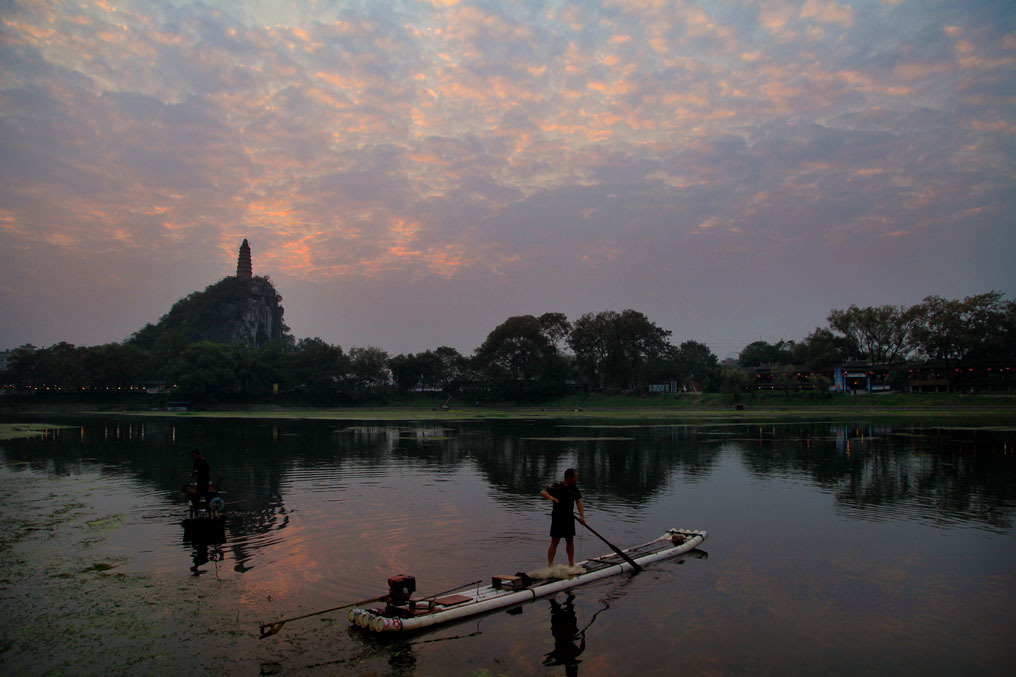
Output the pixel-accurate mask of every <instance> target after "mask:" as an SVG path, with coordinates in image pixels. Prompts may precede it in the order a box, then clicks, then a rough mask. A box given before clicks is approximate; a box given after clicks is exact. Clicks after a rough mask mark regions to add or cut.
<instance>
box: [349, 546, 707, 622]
mask: <svg viewBox="0 0 1016 677" xmlns="http://www.w3.org/2000/svg"><path fill="white" fill-rule="evenodd" d="M707 537H708V533H706V532H705V531H698V530H693V529H671V530H669V531H668V532H667V533H665V534H663V535H662V536H660V537H659V538H657V539H656V540H653V541H649V542H648V543H643V544H642V545H637V546H635V547H633V548H626V549H625V550H624V551H623V552H624V553H625V554H626V555H628V557H630V558H631V559H632V560H634V561H635V562H637V563H638V564H639V565H645V564H649V563H650V562H656V561H659V560H662V559H668V558H671V557H676V556H678V555H682V554H684V553H686V552H689V551H691V550H694V549H695V548H697V547H698V546H699V545H701V544H702V542H703V541H705V540H706V538H707ZM631 569H632V565H631V564H629V563H628V562H626V561H625V560H624V559H622V558H621V557H620V556H618V555H617V554H616V553H610V554H607V555H601V556H599V557H590V558H589V559H587V560H585V561H584V562H578V563H576V565H575V570H576V571H579V570H581V573H577V574H576V575H574V576H570V577H569V578H563V579H548V580H533V579H532V578H531V577H530V576H528V575H516V576H494V577H493V578H492V580H491V584H490V585H484V586H477V587H472V586H473V584H470V585H468V586H462V588H460V589H458V591H456V589H452V590H449V591H448V593H444V594H443V596H441V597H437V598H424V599H418V600H414V599H413V598H412V595H413V593H414V592H415V591H416V581H415V579H414V578H413V577H412V576H397V577H395V578H390V579H388V588H389V595H388V597H387V604H386V605H385V606H383V607H379V608H360V607H354V608H352V609H350V610H349V611H348V612H347V613H346V618H347V620H349V622H350V623H353V624H355V625H357V626H359V627H361V628H367V629H370V630H373V631H374V632H405V631H408V630H418V629H420V628H425V627H428V626H431V625H437V624H439V623H447V622H449V621H453V620H457V619H460V618H467V617H469V616H475V615H478V614H482V613H485V612H488V611H493V610H496V609H502V608H505V607H510V606H515V605H516V604H521V603H523V602H529V601H532V600H534V599H537V598H539V597H546V596H548V595H552V594H554V593H556V592H559V591H561V590H567V589H568V588H574V587H576V586H579V585H583V584H585V583H590V582H592V581H596V580H599V579H601V578H606V577H608V576H616V575H617V574H621V573H624V572H626V571H631ZM452 593H454V594H452Z"/></svg>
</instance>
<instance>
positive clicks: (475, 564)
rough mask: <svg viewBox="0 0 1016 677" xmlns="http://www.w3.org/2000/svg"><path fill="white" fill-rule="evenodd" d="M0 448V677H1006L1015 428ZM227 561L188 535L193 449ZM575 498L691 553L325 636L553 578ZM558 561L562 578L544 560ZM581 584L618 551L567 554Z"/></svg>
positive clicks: (840, 423)
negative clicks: (537, 592)
mask: <svg viewBox="0 0 1016 677" xmlns="http://www.w3.org/2000/svg"><path fill="white" fill-rule="evenodd" d="M59 423H61V424H63V425H67V426H69V427H64V428H54V429H51V430H48V431H46V433H45V434H44V435H41V436H38V437H33V438H26V439H14V440H8V441H3V442H0V481H2V483H3V486H4V492H3V494H4V498H3V499H2V501H3V505H2V506H0V510H2V513H0V514H2V515H3V519H4V523H5V525H6V526H5V529H4V535H3V537H2V540H0V619H2V620H0V624H2V625H0V628H2V639H0V668H2V669H3V671H4V672H5V673H6V674H59V673H64V674H109V673H113V674H127V673H136V674H160V673H165V672H168V671H173V672H186V673H196V674H223V675H224V674H230V675H233V674H241V675H243V674H248V675H259V674H280V675H285V674H296V673H299V674H363V675H370V674H380V675H389V674H390V675H413V674H420V675H445V674H454V675H502V674H503V675H544V674H546V675H558V674H561V675H564V674H568V675H572V674H582V675H626V674H644V675H665V674H666V675H670V674H673V673H674V672H676V671H678V670H681V671H685V672H690V673H692V674H731V673H738V674H742V673H753V674H764V675H769V674H781V675H782V674H788V673H791V674H814V673H823V674H844V675H847V674H850V675H856V674H863V673H878V674H881V673H887V672H894V673H901V674H913V675H917V674H920V675H925V674H947V673H956V672H960V671H962V672H970V671H976V672H977V673H979V674H998V675H1003V674H1004V675H1008V674H1012V673H1013V671H1014V669H1016V643H1014V642H1013V641H1012V628H1013V627H1016V569H1014V568H1013V564H1014V563H1016V528H1014V517H1016V418H1014V417H1013V416H1011V415H1009V416H1006V415H1000V416H995V417H982V418H952V417H946V416H932V415H928V416H923V417H909V418H898V419H894V418H880V419H863V420H861V419H858V420H854V419H843V418H835V417H829V416H828V415H824V414H822V413H817V414H816V415H815V416H814V417H812V419H811V420H800V419H796V420H791V419H787V420H771V419H766V420H764V421H760V422H757V423H746V422H744V421H730V422H722V421H715V420H713V421H707V422H701V423H696V422H680V423H652V422H645V421H639V422H632V423H630V424H627V423H625V422H623V421H616V420H610V421H603V422H596V421H582V422H575V421H566V420H561V421H548V420H532V421H525V420H520V421H479V422H451V423H434V422H426V423H414V422H402V423H389V422H384V423H377V422H349V421H303V422H301V421H273V420H268V419H262V420H241V421H234V420H211V419H189V418H186V417H181V418H178V419H168V418H159V419H157V418H136V417H126V416H124V417H84V418H67V419H63V420H60V421H59ZM195 448H197V449H200V450H201V451H202V452H203V453H204V454H205V455H206V456H207V457H208V459H209V460H210V462H211V465H212V477H213V479H219V478H221V485H222V488H223V490H224V493H223V498H224V499H225V501H226V502H227V503H228V506H227V508H228V512H229V517H228V520H227V523H226V530H225V534H224V536H225V537H224V539H221V540H220V539H212V542H207V541H203V540H202V541H201V542H197V543H196V542H193V540H191V539H189V538H186V537H185V534H184V530H183V528H182V526H181V520H182V518H183V517H184V516H185V514H186V500H185V497H184V495H183V494H182V492H181V491H180V488H181V484H182V483H184V482H185V481H187V476H188V474H189V471H190V467H191V461H190V456H189V452H190V451H191V449H195ZM568 467H575V468H577V469H578V471H579V487H580V489H581V491H582V494H583V500H584V503H585V506H586V516H587V519H588V521H589V524H590V525H591V526H592V527H593V528H595V529H596V531H597V532H599V533H600V534H601V535H602V536H604V537H605V538H607V539H608V540H610V541H611V542H613V543H615V544H617V545H622V546H624V545H634V544H636V543H641V542H644V541H648V540H651V539H652V538H655V537H657V536H659V535H661V534H662V533H663V532H664V531H666V530H667V529H668V528H670V527H682V528H690V529H704V530H706V531H708V532H709V539H708V540H707V541H706V542H705V544H704V545H703V547H702V548H701V550H700V551H696V552H694V553H692V554H691V555H689V556H686V557H684V558H682V559H680V560H676V561H664V562H659V563H656V564H653V565H650V566H648V567H647V568H646V569H645V571H644V572H643V573H641V574H639V575H635V576H630V575H625V576H621V577H615V578H613V579H607V580H605V581H600V582H596V583H592V584H589V585H587V586H581V587H578V588H575V589H574V590H573V591H572V592H571V594H570V595H568V594H565V593H560V594H558V596H556V597H554V598H551V599H549V600H548V599H542V600H537V601H535V602H532V603H530V604H526V605H524V606H523V607H521V613H518V611H515V612H513V613H505V612H500V613H494V614H491V615H488V616H484V617H482V618H478V619H473V620H469V621H466V622H462V623H459V624H456V625H451V626H447V627H439V628H436V629H433V630H430V631H427V632H425V633H420V634H414V635H408V636H399V637H394V638H390V637H387V636H385V637H382V636H378V635H373V634H368V633H366V632H365V631H363V630H360V629H358V628H350V627H348V624H347V623H346V621H345V615H344V612H336V613H332V614H322V615H317V616H313V617H310V618H306V619H303V620H299V621H292V622H289V623H287V624H285V626H284V627H283V628H282V629H281V631H280V632H279V633H278V634H277V635H274V636H271V637H268V638H266V639H259V638H258V630H259V626H260V624H261V623H265V622H268V621H274V620H278V619H285V618H290V617H294V616H299V615H303V614H308V613H311V612H314V611H319V610H321V609H325V608H328V607H332V606H338V605H339V604H343V603H345V602H353V601H356V600H360V599H366V598H370V597H374V596H377V595H379V594H382V593H383V592H385V590H386V587H387V586H386V581H387V579H388V577H389V576H392V575H395V574H410V575H413V576H415V577H416V580H417V587H418V589H419V591H420V593H421V594H431V593H437V592H441V591H443V590H446V589H448V588H452V587H453V586H456V585H459V584H465V583H469V582H470V581H474V580H477V579H480V580H484V581H487V580H489V578H490V576H492V575H495V574H513V573H515V572H517V571H531V570H534V569H537V568H540V567H542V566H545V565H546V551H547V545H548V540H549V539H548V537H547V529H548V528H549V503H548V502H546V501H544V500H543V499H541V498H540V496H539V492H540V489H542V488H543V487H544V486H545V485H547V484H548V483H549V482H551V481H552V480H554V479H557V478H560V476H561V475H562V473H563V471H564V470H565V469H566V468H568ZM563 551H564V548H563V546H562V547H561V549H560V553H559V555H558V557H559V561H560V558H562V557H563V554H564V552H563ZM576 551H577V552H576V559H579V560H581V559H584V558H587V557H592V556H597V555H601V554H604V553H606V552H608V551H609V549H608V548H607V547H606V546H605V545H604V544H603V542H601V541H600V540H599V539H598V538H596V537H595V536H594V535H592V534H591V533H589V532H588V531H586V530H584V529H583V528H582V527H579V535H578V538H577V539H576Z"/></svg>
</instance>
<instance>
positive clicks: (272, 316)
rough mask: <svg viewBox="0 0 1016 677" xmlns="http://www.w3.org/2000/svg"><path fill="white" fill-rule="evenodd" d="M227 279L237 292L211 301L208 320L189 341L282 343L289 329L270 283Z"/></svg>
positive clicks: (256, 279) (263, 279)
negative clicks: (210, 315)
mask: <svg viewBox="0 0 1016 677" xmlns="http://www.w3.org/2000/svg"><path fill="white" fill-rule="evenodd" d="M226 279H227V280H231V281H232V282H231V284H234V285H235V286H236V287H237V288H238V289H237V290H236V291H238V292H240V293H237V294H231V295H230V297H229V298H227V299H222V300H218V301H214V302H213V303H214V305H213V307H212V308H210V309H209V310H210V311H211V314H212V317H211V318H210V320H211V321H209V322H206V323H203V325H202V326H198V327H196V328H195V330H196V331H195V333H194V334H193V338H191V340H194V341H215V342H216V343H237V342H239V343H246V344H248V345H252V346H262V345H264V344H266V343H269V342H271V341H278V340H281V339H282V338H283V335H284V334H285V332H286V331H287V330H288V327H286V326H285V324H283V322H282V314H283V308H282V297H281V296H279V295H278V294H277V293H276V291H275V288H274V287H273V286H272V283H271V282H269V281H268V279H267V278H264V277H255V278H251V279H248V280H244V279H241V278H226ZM225 281H226V280H223V282H225ZM220 284H221V283H220Z"/></svg>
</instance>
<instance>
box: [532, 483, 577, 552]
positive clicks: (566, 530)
mask: <svg viewBox="0 0 1016 677" xmlns="http://www.w3.org/2000/svg"><path fill="white" fill-rule="evenodd" d="M578 483H579V473H578V471H576V470H575V468H568V469H567V470H565V471H564V481H563V482H554V483H553V484H551V485H550V486H549V487H547V488H546V489H544V490H543V491H541V492H540V496H543V497H544V498H546V499H547V500H550V501H553V503H554V508H553V510H552V511H551V517H550V548H549V549H548V550H547V566H554V556H555V555H556V554H557V544H558V543H560V542H561V539H562V538H563V539H564V542H565V551H566V552H567V553H568V566H570V567H573V566H575V542H574V538H575V516H574V515H573V514H572V506H578V508H579V522H582V523H583V524H585V523H586V514H585V511H584V510H583V509H582V494H581V493H580V492H579V487H578Z"/></svg>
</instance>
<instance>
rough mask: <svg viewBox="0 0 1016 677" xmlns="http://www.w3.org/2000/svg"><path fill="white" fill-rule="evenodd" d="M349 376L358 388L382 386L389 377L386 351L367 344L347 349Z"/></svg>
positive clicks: (366, 388)
mask: <svg viewBox="0 0 1016 677" xmlns="http://www.w3.org/2000/svg"><path fill="white" fill-rule="evenodd" d="M349 378H350V379H351V380H352V382H353V387H354V388H356V389H358V390H372V389H374V388H377V387H384V386H386V385H387V384H388V381H389V379H390V378H391V372H390V371H389V370H388V353H386V352H385V351H383V350H381V349H380V348H375V347H374V346H367V347H366V348H350V349H349Z"/></svg>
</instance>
